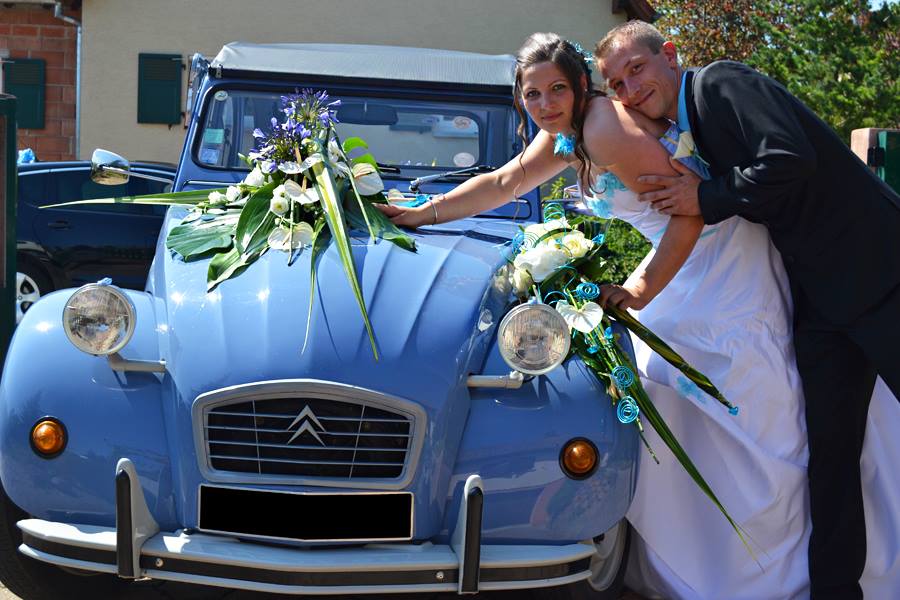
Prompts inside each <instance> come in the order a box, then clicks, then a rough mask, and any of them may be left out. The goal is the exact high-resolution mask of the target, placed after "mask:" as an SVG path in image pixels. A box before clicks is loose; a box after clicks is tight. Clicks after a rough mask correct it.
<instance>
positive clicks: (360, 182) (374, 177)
mask: <svg viewBox="0 0 900 600" xmlns="http://www.w3.org/2000/svg"><path fill="white" fill-rule="evenodd" d="M353 180H354V181H355V182H356V189H357V190H358V191H359V194H360V195H361V196H373V195H375V194H377V193H379V192H381V191H382V190H384V182H383V181H381V176H380V175H379V174H378V169H376V168H375V167H373V166H372V165H370V164H369V163H357V164H355V165H353Z"/></svg>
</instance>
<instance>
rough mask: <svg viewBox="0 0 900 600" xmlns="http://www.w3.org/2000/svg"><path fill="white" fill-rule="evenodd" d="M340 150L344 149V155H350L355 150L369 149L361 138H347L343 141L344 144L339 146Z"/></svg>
mask: <svg viewBox="0 0 900 600" xmlns="http://www.w3.org/2000/svg"><path fill="white" fill-rule="evenodd" d="M341 148H343V149H344V154H350V153H351V152H353V151H354V150H356V149H357V148H365V149H366V150H368V149H369V144H367V143H366V141H365V140H364V139H362V138H361V137H348V138H347V139H346V140H344V143H343V144H341Z"/></svg>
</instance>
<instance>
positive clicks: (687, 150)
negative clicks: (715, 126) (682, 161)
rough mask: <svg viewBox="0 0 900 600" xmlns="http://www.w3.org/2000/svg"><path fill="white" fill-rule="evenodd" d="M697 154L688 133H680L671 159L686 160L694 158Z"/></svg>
mask: <svg viewBox="0 0 900 600" xmlns="http://www.w3.org/2000/svg"><path fill="white" fill-rule="evenodd" d="M696 152H697V145H696V144H695V143H694V136H692V135H691V132H690V131H682V132H681V133H680V134H678V146H677V147H676V148H675V154H673V155H672V158H688V157H689V156H694V155H695V154H696Z"/></svg>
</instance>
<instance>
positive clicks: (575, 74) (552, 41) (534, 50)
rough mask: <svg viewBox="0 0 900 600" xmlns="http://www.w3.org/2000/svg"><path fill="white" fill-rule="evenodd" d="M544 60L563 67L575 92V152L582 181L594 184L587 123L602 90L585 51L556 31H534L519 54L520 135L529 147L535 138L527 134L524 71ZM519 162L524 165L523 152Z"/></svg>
mask: <svg viewBox="0 0 900 600" xmlns="http://www.w3.org/2000/svg"><path fill="white" fill-rule="evenodd" d="M543 62H552V63H553V64H555V65H556V66H557V67H559V70H560V71H562V73H563V75H564V76H565V77H566V79H567V80H568V82H569V86H571V88H572V91H573V93H574V94H575V102H574V104H573V106H572V129H573V130H574V131H575V151H574V152H573V154H575V158H577V159H578V160H579V162H580V163H581V165H580V166H579V167H578V178H579V180H580V181H584V182H588V184H589V185H590V173H591V163H590V159H589V158H588V155H587V151H586V150H585V148H584V131H583V125H584V116H585V112H586V110H587V103H588V101H589V100H590V99H591V98H592V97H593V96H595V95H597V94H598V92H597V91H596V90H594V89H593V84H592V83H591V71H590V69H589V68H588V65H587V62H586V61H585V56H584V54H582V53H581V52H580V51H579V49H578V48H576V47H575V45H574V44H572V43H571V42H569V41H568V40H565V39H563V38H561V37H560V36H559V35H557V34H555V33H532V34H531V35H530V36H528V39H527V40H525V43H524V44H523V45H522V47H521V48H519V52H518V53H517V54H516V83H515V87H514V89H513V96H514V101H515V106H516V112H518V113H519V128H518V134H519V138H521V140H522V143H523V144H524V145H526V146H527V145H528V143H529V142H530V141H531V140H529V139H528V136H527V132H528V116H527V115H526V113H525V107H524V106H523V105H522V71H524V70H525V69H526V68H528V67H530V66H532V65H536V64H539V63H543ZM582 77H584V78H585V79H586V82H587V89H585V88H584V86H583V84H582V82H581V78H582ZM519 164H520V166H521V155H520V159H519ZM523 170H524V167H523Z"/></svg>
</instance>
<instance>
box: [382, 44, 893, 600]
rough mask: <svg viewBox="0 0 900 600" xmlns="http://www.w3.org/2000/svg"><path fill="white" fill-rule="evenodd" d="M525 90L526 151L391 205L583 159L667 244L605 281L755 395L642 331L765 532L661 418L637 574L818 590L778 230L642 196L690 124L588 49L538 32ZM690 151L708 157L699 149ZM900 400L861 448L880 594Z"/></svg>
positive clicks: (664, 381) (647, 583) (656, 382)
mask: <svg viewBox="0 0 900 600" xmlns="http://www.w3.org/2000/svg"><path fill="white" fill-rule="evenodd" d="M514 97H515V102H516V107H517V109H518V110H519V112H520V115H521V114H522V110H523V109H524V111H525V112H527V113H528V116H529V117H531V119H532V120H533V121H534V123H535V124H536V125H537V126H538V127H539V128H540V129H541V131H540V132H539V133H538V134H537V135H536V136H535V138H534V140H532V141H531V143H530V144H528V146H527V147H526V148H525V150H524V151H523V152H522V153H521V154H520V155H519V156H518V157H516V158H514V159H513V160H511V161H510V162H509V163H507V164H506V165H504V166H503V167H501V168H500V169H498V170H496V171H494V172H492V173H488V174H484V175H481V176H479V177H476V178H474V179H471V180H469V181H467V182H465V183H463V184H462V185H460V186H459V187H457V188H455V189H454V190H453V191H451V192H449V193H447V194H439V195H438V196H436V197H434V198H432V199H431V201H430V202H428V203H426V204H424V205H421V206H418V207H415V208H403V207H398V206H383V207H380V208H381V209H382V211H383V212H384V213H385V214H387V215H388V216H389V217H391V220H392V221H393V222H394V223H396V224H398V225H403V226H408V227H418V226H421V225H431V224H434V223H439V222H445V221H451V220H454V219H458V218H462V217H465V216H469V215H473V214H477V213H480V212H483V211H485V210H488V209H491V208H494V207H497V206H499V205H502V204H504V203H506V202H508V201H509V200H511V199H512V198H513V197H514V196H515V195H516V194H518V193H523V192H526V191H528V190H530V189H533V188H534V187H536V186H538V185H539V184H541V183H543V182H544V181H546V180H548V179H550V178H552V177H553V176H555V175H557V174H558V173H560V172H561V171H562V170H564V169H565V168H566V167H567V166H574V167H575V168H577V170H578V173H579V179H580V181H581V182H582V187H583V189H584V192H585V198H586V204H587V205H588V207H589V208H590V209H591V210H592V211H593V212H594V213H596V214H597V215H598V216H601V217H604V218H609V217H613V216H614V217H618V218H621V219H624V220H626V221H628V222H629V223H631V224H632V225H633V226H635V227H636V228H637V229H638V230H639V231H640V232H641V233H642V234H643V235H644V236H645V237H646V238H647V239H648V240H650V242H651V244H652V246H653V249H652V250H651V252H650V253H649V254H648V255H647V257H646V258H645V259H644V261H643V262H642V263H641V265H640V266H639V267H638V268H637V269H636V270H635V272H634V273H633V274H632V275H631V276H630V277H629V278H628V281H627V282H626V283H625V284H624V285H623V286H606V287H605V289H604V298H606V299H607V301H611V302H614V303H616V304H618V305H619V306H621V307H626V308H632V309H635V310H640V314H639V317H640V319H641V321H642V322H643V323H644V324H645V325H647V326H648V327H649V328H650V329H652V330H653V331H654V332H655V333H656V334H658V335H659V336H660V337H661V338H663V339H664V340H666V342H668V343H669V344H670V345H671V346H672V347H673V348H674V349H675V350H676V351H677V352H678V353H679V354H681V355H682V356H683V357H684V358H685V359H686V360H687V361H688V362H689V363H691V364H692V365H693V366H695V367H696V368H697V369H699V370H700V371H701V372H703V373H704V374H705V375H707V376H708V377H709V378H710V380H711V381H712V382H713V383H714V384H715V385H716V386H717V387H718V388H719V389H720V390H721V391H722V392H723V394H724V395H725V396H726V397H727V398H728V399H729V400H731V401H732V402H734V403H735V404H737V405H739V406H740V407H741V411H740V413H739V414H738V415H737V416H732V415H730V414H728V412H727V411H725V410H723V409H722V407H721V406H719V405H718V404H717V403H715V402H712V401H710V400H708V398H706V397H705V395H704V394H703V393H702V392H701V391H700V390H699V389H697V388H696V387H695V386H694V385H693V384H692V383H691V382H690V381H688V380H687V379H686V378H684V377H683V376H681V375H680V372H679V371H677V370H676V369H674V368H673V367H671V366H670V365H669V364H668V363H666V362H665V361H664V360H663V359H661V358H659V357H658V356H657V355H656V354H654V353H653V352H651V351H650V350H649V348H647V347H646V346H645V345H643V344H642V343H640V342H639V341H637V340H636V343H635V352H636V357H637V363H638V365H637V366H638V369H639V371H640V375H641V378H642V382H643V384H644V387H645V389H646V391H647V393H648V394H649V396H650V397H651V398H652V400H653V402H654V403H655V404H656V406H657V408H658V409H659V411H660V413H662V415H663V416H664V418H665V419H666V420H667V422H668V424H669V426H670V427H671V429H672V430H673V432H674V433H675V435H676V437H677V438H678V439H679V440H680V442H681V443H682V445H683V446H684V447H685V449H686V450H687V452H688V454H689V455H690V457H691V458H692V460H693V461H694V463H695V464H696V465H697V467H698V468H699V470H700V472H701V473H702V475H703V477H704V478H705V479H706V480H707V481H708V482H709V484H710V485H711V487H712V488H713V490H714V491H715V493H716V494H717V495H718V496H719V498H720V499H721V500H722V503H723V504H724V506H725V507H726V508H727V510H728V511H729V513H730V514H731V515H732V517H734V518H735V520H736V521H737V523H739V524H740V526H741V527H743V528H744V529H745V530H746V531H747V532H748V533H749V535H750V536H751V538H752V544H753V545H754V548H755V549H756V550H757V551H758V557H757V558H758V561H759V562H758V563H757V562H756V561H754V559H753V558H752V557H751V556H750V555H749V553H748V552H747V550H746V548H745V547H744V546H743V544H742V543H741V541H740V539H739V538H738V536H737V535H736V534H735V532H734V530H733V529H732V528H731V527H730V525H729V524H728V523H727V521H725V520H724V519H723V518H722V517H721V514H720V513H719V512H718V509H717V508H716V507H715V506H714V505H713V504H712V503H710V502H709V501H708V499H707V498H706V497H705V496H704V495H703V493H702V492H701V491H700V490H699V488H698V487H697V486H696V484H695V483H694V482H693V480H692V479H691V478H690V476H689V475H687V474H686V473H685V472H684V470H683V469H681V468H680V466H679V465H678V463H677V461H676V459H675V458H674V457H673V456H672V455H671V454H670V453H669V452H668V450H667V448H666V447H665V444H663V443H662V442H661V441H660V440H659V439H658V438H657V437H656V435H655V432H654V431H652V430H647V431H646V433H647V436H648V439H649V441H650V443H651V445H652V446H653V447H654V449H655V450H656V451H657V452H658V454H659V458H660V460H661V463H662V464H660V465H657V464H655V463H654V462H653V460H652V459H651V458H650V456H649V454H648V453H646V452H644V453H642V458H641V461H642V464H641V466H640V470H639V476H638V482H637V489H636V493H635V498H634V501H633V503H632V506H631V508H630V510H629V513H628V519H629V521H630V522H631V524H632V526H633V527H634V529H635V531H636V532H637V534H638V535H637V536H636V537H637V539H635V540H634V541H633V543H632V553H631V557H630V564H629V572H628V575H627V581H628V583H629V585H630V587H632V589H635V590H636V591H639V592H641V593H643V594H645V595H647V596H648V597H655V598H686V599H725V598H727V599H729V600H738V599H746V600H759V599H774V598H779V599H781V598H784V599H794V598H806V597H808V596H809V575H808V570H807V546H808V541H809V533H810V525H809V508H808V498H807V495H808V493H807V481H806V461H807V446H806V432H805V426H804V418H803V398H802V393H801V386H800V379H799V376H798V374H797V367H796V364H795V361H794V353H793V346H792V338H791V321H792V320H791V306H790V298H789V295H788V292H787V289H788V287H787V278H786V275H785V272H784V268H783V266H782V262H781V258H780V256H779V255H778V253H777V251H776V250H775V249H774V247H773V246H772V243H771V241H770V239H769V236H768V233H767V231H766V229H765V228H764V227H763V226H761V225H758V224H754V223H751V222H749V221H746V220H743V219H740V218H737V217H735V218H732V219H729V220H726V221H723V222H722V223H719V224H717V225H715V226H704V225H703V222H702V220H701V218H700V217H688V216H666V215H662V214H660V213H657V212H655V211H654V210H652V208H650V206H649V203H641V202H639V201H638V200H637V195H636V192H643V191H648V190H649V189H650V188H649V187H648V186H647V185H644V184H641V183H638V181H637V177H638V176H640V175H641V174H643V173H661V174H662V173H667V174H674V171H673V170H672V168H671V166H670V165H669V163H668V157H669V154H670V153H675V152H676V148H677V139H676V137H675V131H674V126H671V127H670V123H669V122H667V121H653V120H650V119H648V118H647V117H644V116H643V115H641V114H640V113H637V112H635V111H632V110H630V109H627V108H625V107H624V106H622V105H621V104H620V103H618V102H614V101H611V100H610V99H608V98H606V97H605V96H602V95H599V94H597V93H596V92H594V91H593V90H592V89H591V85H590V70H589V68H588V67H587V64H586V62H585V60H584V57H583V56H582V54H581V53H580V52H579V50H578V49H577V48H576V47H575V46H574V45H573V44H571V43H570V42H568V41H566V40H563V39H562V38H560V37H559V36H557V35H555V34H548V33H536V34H533V35H532V36H531V37H529V39H528V40H527V41H526V43H525V45H524V46H523V47H522V48H521V49H520V51H519V53H518V56H517V63H516V84H515V90H514ZM522 117H523V118H522V124H521V125H520V128H519V133H520V135H523V137H524V131H525V119H524V115H522ZM554 150H556V152H555V151H554ZM560 150H563V152H560ZM564 151H568V153H564ZM682 162H683V163H684V164H685V165H686V166H688V167H690V168H694V169H697V167H698V166H697V165H696V164H695V163H694V159H692V158H690V157H688V158H685V159H682ZM698 170H699V169H698ZM598 174H599V177H597V175H598ZM898 406H900V405H898V403H897V402H896V401H895V400H894V399H893V397H892V396H891V395H890V393H889V391H888V390H887V388H886V386H884V385H883V384H879V388H878V389H877V390H876V394H875V396H874V397H873V400H872V405H871V407H870V411H869V423H868V432H867V436H866V445H865V449H864V452H863V459H862V470H863V485H864V493H865V508H866V514H867V517H866V525H867V532H868V538H869V544H868V548H869V553H868V562H867V566H866V571H865V572H864V574H863V580H862V585H863V588H864V590H865V591H866V595H867V597H872V598H889V597H890V595H891V593H893V592H892V590H894V589H896V587H897V585H898V584H900V558H898V552H897V550H896V549H895V548H894V547H893V544H894V541H893V540H895V539H897V533H898V530H900V523H898V518H900V475H898V474H895V473H893V472H891V471H893V469H891V466H892V460H891V459H896V458H900V439H898V436H895V435H891V434H890V432H891V431H898V430H900V408H898ZM836 543H840V541H839V540H838V541H836Z"/></svg>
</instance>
